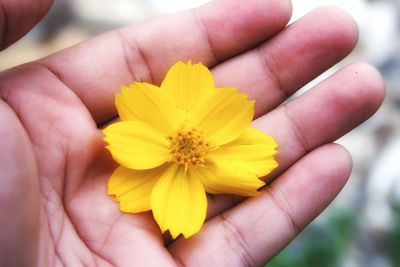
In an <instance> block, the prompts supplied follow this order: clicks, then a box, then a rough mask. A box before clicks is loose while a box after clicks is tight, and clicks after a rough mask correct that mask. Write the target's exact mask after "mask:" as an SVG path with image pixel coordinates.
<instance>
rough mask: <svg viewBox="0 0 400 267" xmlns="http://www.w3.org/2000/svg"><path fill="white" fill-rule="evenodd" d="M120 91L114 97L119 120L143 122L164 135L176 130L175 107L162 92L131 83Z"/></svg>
mask: <svg viewBox="0 0 400 267" xmlns="http://www.w3.org/2000/svg"><path fill="white" fill-rule="evenodd" d="M121 90H122V93H121V94H116V95H115V105H116V107H117V110H118V114H119V116H120V118H121V120H123V121H128V120H139V121H145V122H146V123H147V124H149V125H150V126H152V127H153V128H154V129H156V130H158V131H161V132H164V133H165V132H171V131H173V130H175V129H176V128H177V121H176V116H177V114H176V112H177V111H176V105H175V103H174V101H173V100H172V98H171V97H170V95H168V94H167V93H166V92H165V91H164V90H161V89H160V88H158V87H157V86H154V85H152V84H148V83H133V84H131V85H130V86H129V88H127V87H124V86H122V87H121Z"/></svg>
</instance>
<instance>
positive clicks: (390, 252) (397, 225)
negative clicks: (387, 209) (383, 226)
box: [382, 202, 400, 266]
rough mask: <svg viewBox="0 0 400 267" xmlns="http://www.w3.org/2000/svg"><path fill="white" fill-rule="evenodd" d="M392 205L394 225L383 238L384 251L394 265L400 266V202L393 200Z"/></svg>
mask: <svg viewBox="0 0 400 267" xmlns="http://www.w3.org/2000/svg"><path fill="white" fill-rule="evenodd" d="M391 206H392V215H393V221H392V227H391V229H390V231H388V232H387V233H385V235H384V238H383V239H382V240H383V244H382V247H383V250H382V251H383V253H384V254H385V255H386V256H387V258H388V259H389V261H390V262H391V263H392V266H400V202H397V203H396V202H392V203H391Z"/></svg>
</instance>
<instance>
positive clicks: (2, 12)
mask: <svg viewBox="0 0 400 267" xmlns="http://www.w3.org/2000/svg"><path fill="white" fill-rule="evenodd" d="M52 3H53V0H35V1H32V0H1V1H0V49H1V50H2V49H5V48H7V47H8V46H9V45H11V44H13V43H14V42H16V41H17V40H18V39H19V38H21V37H22V36H23V35H24V34H25V33H27V32H28V31H29V30H30V29H31V28H32V27H33V26H34V25H35V24H36V23H37V22H38V21H39V20H40V19H41V18H42V17H43V16H44V15H45V14H46V13H47V11H48V9H49V8H50V6H51V4H52Z"/></svg>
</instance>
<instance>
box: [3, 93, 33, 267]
mask: <svg viewBox="0 0 400 267" xmlns="http://www.w3.org/2000/svg"><path fill="white" fill-rule="evenodd" d="M0 136H1V138H0V147H1V152H0V211H1V212H0V266H30V265H32V263H36V262H37V252H38V251H37V247H38V237H39V236H38V233H39V196H38V184H37V180H36V179H37V170H36V165H35V161H34V156H33V151H32V148H31V146H30V144H29V139H28V137H27V135H26V133H25V132H24V130H23V128H22V126H21V124H20V123H19V121H18V118H17V116H16V115H15V114H14V113H13V112H12V111H11V109H10V108H9V107H8V106H7V105H6V104H5V103H4V102H3V101H1V100H0Z"/></svg>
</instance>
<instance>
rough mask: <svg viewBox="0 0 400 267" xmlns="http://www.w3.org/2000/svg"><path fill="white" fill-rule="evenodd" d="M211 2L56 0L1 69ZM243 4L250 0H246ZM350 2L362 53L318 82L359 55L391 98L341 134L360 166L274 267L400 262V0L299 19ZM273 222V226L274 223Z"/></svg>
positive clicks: (307, 3)
mask: <svg viewBox="0 0 400 267" xmlns="http://www.w3.org/2000/svg"><path fill="white" fill-rule="evenodd" d="M205 2H207V0H56V1H55V4H54V5H53V7H52V9H51V10H50V12H49V14H48V15H47V16H46V18H45V19H44V20H43V21H42V22H41V23H40V24H39V25H38V26H37V27H35V28H34V29H33V30H32V31H31V32H30V34H29V35H28V36H26V37H24V38H23V39H22V40H20V41H19V42H18V43H16V44H15V45H13V46H12V47H10V48H8V49H7V50H6V51H3V52H2V53H0V70H3V69H6V68H9V67H12V66H15V65H18V64H21V63H24V62H28V61H31V60H34V59H37V58H40V57H43V56H45V55H48V54H50V53H52V52H54V51H57V50H60V49H62V48H65V47H68V46H70V45H72V44H75V43H78V42H80V41H83V40H85V39H88V38H90V37H91V36H94V35H97V34H99V33H102V32H105V31H108V30H111V29H114V28H116V27H119V26H124V25H127V24H135V23H140V22H142V21H144V20H149V19H151V18H153V17H156V16H159V15H161V14H167V13H172V12H175V11H179V10H184V9H188V8H191V7H194V6H197V5H200V4H202V3H205ZM243 4H246V2H245V1H243ZM327 4H328V5H335V6H339V7H342V8H343V9H345V10H347V11H348V12H349V13H350V14H352V15H353V16H354V18H355V19H356V21H357V23H358V24H359V28H360V41H359V44H358V46H357V48H356V49H355V51H354V52H353V53H352V54H351V55H350V56H349V57H348V58H347V59H346V60H344V62H342V63H340V64H339V66H336V67H333V68H332V69H331V70H329V71H327V72H326V73H325V74H323V75H322V76H321V77H319V78H318V79H316V81H313V82H311V83H310V84H309V85H308V86H306V87H305V89H304V90H306V89H307V88H310V87H311V86H312V85H313V84H315V83H316V82H317V81H319V80H321V79H324V78H325V77H327V76H328V75H330V74H332V73H333V72H334V71H335V70H337V69H338V68H339V67H340V66H343V65H344V64H347V63H349V62H353V61H367V62H370V63H371V64H373V65H374V66H376V67H377V68H378V69H379V70H380V71H381V72H382V74H383V76H384V77H385V80H386V82H387V89H388V91H387V97H386V100H385V103H384V105H383V106H382V108H381V109H380V111H379V112H378V113H377V114H376V115H375V116H374V117H373V118H372V119H370V120H369V121H368V122H366V123H364V124H363V125H362V126H360V127H359V128H357V129H356V130H354V131H352V132H351V133H350V134H348V135H347V136H345V137H344V138H342V139H340V140H338V142H339V143H341V144H343V145H344V146H345V147H347V148H348V150H349V151H350V152H351V154H352V156H353V160H354V169H353V173H352V177H351V179H350V181H349V183H348V184H347V185H346V187H345V188H344V190H343V191H342V193H341V194H340V195H339V197H338V198H337V199H336V200H335V201H334V203H333V204H332V205H331V206H330V207H329V208H328V209H327V210H326V211H325V212H324V213H323V214H322V215H321V216H319V217H318V219H317V220H316V221H314V222H313V223H312V224H311V225H310V226H309V227H307V228H306V229H305V230H304V232H303V233H302V234H301V235H300V236H299V237H298V238H297V239H296V240H295V241H294V242H292V243H291V244H290V245H289V247H288V248H286V249H285V250H284V251H283V252H281V253H280V254H279V255H278V256H277V257H276V258H275V259H274V260H273V261H272V262H270V263H269V264H268V265H267V266H269V267H286V266H297V267H302V266H307V267H308V266H324V267H330V266H332V267H333V266H340V267H353V266H354V267H358V266H360V267H397V266H400V0H375V1H373V0H293V8H294V12H293V19H292V21H293V20H296V19H298V18H299V17H301V16H302V15H304V14H305V13H307V12H308V11H310V10H311V9H313V8H315V7H317V6H321V5H327ZM266 228H268V225H266Z"/></svg>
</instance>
